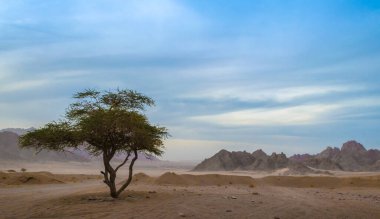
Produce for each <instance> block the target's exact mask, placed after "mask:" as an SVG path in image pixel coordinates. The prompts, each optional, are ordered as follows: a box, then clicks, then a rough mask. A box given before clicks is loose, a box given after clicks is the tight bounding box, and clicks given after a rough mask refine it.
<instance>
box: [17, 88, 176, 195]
mask: <svg viewBox="0 0 380 219" xmlns="http://www.w3.org/2000/svg"><path fill="white" fill-rule="evenodd" d="M74 98H75V99H76V102H74V103H72V104H71V105H70V106H69V107H68V109H67V111H66V115H65V118H64V119H63V120H60V121H54V122H51V123H48V124H46V125H45V126H44V127H42V128H39V129H36V130H34V131H31V132H29V133H27V134H25V135H23V136H21V138H20V145H21V146H22V147H32V148H36V149H37V150H43V149H48V150H56V151H65V150H67V149H68V148H78V147H79V146H83V147H85V149H86V150H87V151H88V152H89V153H90V154H92V155H94V156H98V155H102V157H103V164H104V171H102V174H103V175H104V183H105V184H107V185H108V187H109V188H110V194H111V196H112V197H115V198H116V197H118V196H119V195H120V193H121V192H122V191H123V190H124V189H125V188H126V187H127V186H128V185H129V183H130V182H131V180H132V172H133V165H134V163H135V161H136V160H137V159H138V153H141V152H142V153H145V154H147V155H161V154H162V153H163V139H165V138H166V137H167V136H168V132H167V129H166V128H165V127H161V126H158V125H152V124H150V122H149V120H148V118H147V117H146V116H145V114H144V113H143V112H144V110H145V109H146V107H147V106H154V101H153V100H152V99H151V98H149V97H147V96H145V95H143V94H141V93H138V92H136V91H132V90H127V89H124V90H120V89H117V90H116V91H104V92H100V91H97V90H90V89H89V90H85V91H83V92H78V93H76V94H75V95H74ZM116 154H124V156H125V158H124V160H123V162H122V163H121V164H119V165H118V166H116V167H113V166H112V165H111V160H112V158H114V156H115V155H116ZM130 158H132V160H131V162H130V164H129V176H128V179H127V181H126V182H125V183H124V184H123V185H122V186H121V188H120V189H116V184H115V179H116V173H117V171H118V170H119V168H121V167H122V166H123V165H124V164H126V163H127V161H128V160H129V159H130Z"/></svg>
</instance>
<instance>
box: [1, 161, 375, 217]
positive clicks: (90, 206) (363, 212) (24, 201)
mask: <svg viewBox="0 0 380 219" xmlns="http://www.w3.org/2000/svg"><path fill="white" fill-rule="evenodd" d="M77 165H78V166H75V165H74V167H73V168H72V171H73V173H72V174H69V173H68V172H69V170H70V169H69V170H68V169H64V170H63V169H56V170H57V171H52V167H54V168H58V167H59V165H58V164H51V165H50V166H49V167H48V168H46V169H45V170H49V171H50V172H54V174H53V173H49V172H39V171H38V172H33V171H37V170H41V169H43V167H42V166H40V167H38V166H37V165H36V166H34V167H33V166H30V165H29V167H30V168H31V169H32V170H31V171H27V172H25V173H22V172H20V171H19V170H17V172H16V173H14V172H11V173H9V172H8V171H7V170H6V169H1V171H2V172H1V173H0V218H380V174H378V173H377V174H376V173H343V172H341V173H338V172H336V173H334V175H331V176H318V175H315V176H278V173H257V172H244V171H241V172H216V173H215V172H213V173H209V172H207V173H206V172H189V171H188V170H187V169H174V168H172V169H171V170H168V169H169V168H161V169H160V168H144V167H139V168H137V169H136V174H135V177H134V181H133V183H132V184H131V186H130V187H128V189H127V190H126V191H125V192H124V194H123V195H122V196H121V197H120V198H119V199H112V198H109V196H108V192H107V187H106V186H105V184H103V183H102V180H101V178H100V176H99V175H97V174H96V172H97V171H98V170H97V169H93V168H90V169H91V171H90V170H89V169H86V168H87V166H84V167H82V169H81V168H79V166H80V164H77ZM10 166H11V165H10ZM10 166H7V167H10ZM43 166H45V167H46V164H44V165H43ZM61 167H62V166H61ZM75 167H76V168H75ZM14 169H16V168H14ZM74 170H77V171H74ZM78 170H79V171H78ZM96 170H97V171H96ZM80 171H82V172H83V173H85V174H80V173H79V172H80ZM125 175H126V172H123V173H121V175H120V179H121V180H123V178H125Z"/></svg>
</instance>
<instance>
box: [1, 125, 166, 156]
mask: <svg viewBox="0 0 380 219" xmlns="http://www.w3.org/2000/svg"><path fill="white" fill-rule="evenodd" d="M32 130H34V128H29V129H20V128H8V129H3V130H0V160H6V161H7V160H22V161H32V162H34V161H59V162H68V161H76V162H89V161H90V160H98V159H101V158H100V157H93V156H91V155H90V154H88V153H87V152H86V151H85V150H72V151H68V152H57V151H48V150H42V151H41V152H39V153H36V150H33V149H21V148H20V147H19V146H18V139H19V136H20V135H23V134H25V133H27V132H28V131H32ZM124 157H125V156H124V155H116V156H115V158H114V159H115V161H118V160H119V161H120V160H123V158H124ZM139 161H140V162H141V161H160V160H159V159H158V158H157V157H147V156H145V154H143V153H139Z"/></svg>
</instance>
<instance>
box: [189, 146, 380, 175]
mask: <svg viewBox="0 0 380 219" xmlns="http://www.w3.org/2000/svg"><path fill="white" fill-rule="evenodd" d="M282 168H288V169H289V171H290V172H299V173H301V174H302V173H307V172H309V173H311V172H315V170H313V169H320V170H344V171H380V151H379V150H375V149H371V150H366V148H365V147H364V146H363V145H362V144H360V143H358V142H356V141H348V142H346V143H344V144H343V145H342V147H341V148H340V149H339V148H336V147H334V148H333V147H327V148H326V149H325V150H323V151H322V152H320V153H318V154H315V155H310V154H302V155H301V154H296V155H293V156H291V157H289V158H287V157H286V155H285V154H283V153H280V154H276V153H273V154H271V155H267V154H266V153H265V152H264V151H262V150H261V149H260V150H257V151H255V152H253V153H248V152H246V151H244V152H229V151H226V150H221V151H219V152H218V153H216V154H215V155H214V156H212V157H210V158H208V159H205V160H204V161H203V162H201V163H200V164H198V165H197V166H196V167H195V168H194V171H219V170H225V171H231V170H264V171H268V170H276V169H282Z"/></svg>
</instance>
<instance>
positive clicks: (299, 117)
mask: <svg viewBox="0 0 380 219" xmlns="http://www.w3.org/2000/svg"><path fill="white" fill-rule="evenodd" d="M337 108H338V107H337V106H335V105H305V106H294V107H286V108H275V109H273V108H258V109H251V110H239V111H233V112H228V113H222V114H218V115H206V116H195V117H192V118H191V119H193V120H196V121H202V122H206V123H215V124H218V125H224V126H255V125H259V126H262V125H264V126H273V125H307V124H313V123H316V122H320V121H321V119H322V117H323V116H324V115H325V114H326V113H328V112H331V111H332V110H334V109H337Z"/></svg>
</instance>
